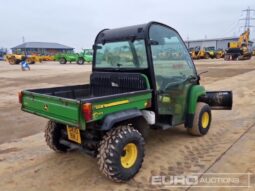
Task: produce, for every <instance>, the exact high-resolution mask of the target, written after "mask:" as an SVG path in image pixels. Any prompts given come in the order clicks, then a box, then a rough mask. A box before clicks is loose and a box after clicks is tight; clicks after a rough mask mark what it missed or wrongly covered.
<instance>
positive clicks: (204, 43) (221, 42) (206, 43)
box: [185, 37, 253, 50]
mask: <svg viewBox="0 0 255 191" xmlns="http://www.w3.org/2000/svg"><path fill="white" fill-rule="evenodd" d="M238 38H239V37H229V38H214V39H201V40H190V41H185V44H186V46H187V47H188V48H193V47H196V46H200V48H205V47H210V46H213V47H215V49H223V50H225V49H227V48H228V43H229V42H233V41H238ZM249 44H250V47H252V44H253V42H252V41H250V43H249Z"/></svg>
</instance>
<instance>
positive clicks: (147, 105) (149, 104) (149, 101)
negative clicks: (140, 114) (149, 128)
mask: <svg viewBox="0 0 255 191" xmlns="http://www.w3.org/2000/svg"><path fill="white" fill-rule="evenodd" d="M151 105H152V104H151V100H150V99H149V100H148V101H147V103H146V108H150V107H151Z"/></svg>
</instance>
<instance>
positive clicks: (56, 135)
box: [44, 121, 68, 153]
mask: <svg viewBox="0 0 255 191" xmlns="http://www.w3.org/2000/svg"><path fill="white" fill-rule="evenodd" d="M64 128H65V125H62V124H59V123H56V122H54V121H49V122H48V123H47V125H46V129H45V134H44V136H45V140H46V143H47V145H48V146H49V147H50V148H51V149H52V150H54V151H55V152H57V153H65V152H67V150H68V147H67V146H65V145H63V144H60V143H59V140H60V138H61V137H62V135H61V130H62V129H64Z"/></svg>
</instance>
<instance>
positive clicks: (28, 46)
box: [11, 42, 74, 55]
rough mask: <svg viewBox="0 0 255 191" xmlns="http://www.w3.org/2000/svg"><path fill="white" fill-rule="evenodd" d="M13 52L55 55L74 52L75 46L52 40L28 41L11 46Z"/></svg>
mask: <svg viewBox="0 0 255 191" xmlns="http://www.w3.org/2000/svg"><path fill="white" fill-rule="evenodd" d="M11 50H12V53H15V54H17V53H23V54H28V55H31V54H40V55H54V54H57V53H66V52H73V50H74V48H72V47H69V46H66V45H62V44H59V43H51V42H26V43H23V44H20V45H18V46H15V47H13V48H11Z"/></svg>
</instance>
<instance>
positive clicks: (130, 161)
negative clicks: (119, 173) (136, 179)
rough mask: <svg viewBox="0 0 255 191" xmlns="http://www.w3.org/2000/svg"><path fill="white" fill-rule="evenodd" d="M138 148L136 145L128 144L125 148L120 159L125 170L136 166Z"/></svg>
mask: <svg viewBox="0 0 255 191" xmlns="http://www.w3.org/2000/svg"><path fill="white" fill-rule="evenodd" d="M137 154H138V150H137V146H136V145H135V144H134V143H128V144H126V145H125V147H124V148H123V152H122V156H121V158H120V161H121V165H122V167H124V168H130V167H132V166H133V165H134V164H135V161H136V159H137Z"/></svg>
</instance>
